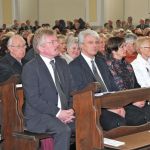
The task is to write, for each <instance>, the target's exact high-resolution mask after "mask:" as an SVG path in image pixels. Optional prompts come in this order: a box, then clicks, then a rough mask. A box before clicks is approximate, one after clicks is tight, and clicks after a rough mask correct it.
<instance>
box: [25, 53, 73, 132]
mask: <svg viewBox="0 0 150 150" xmlns="http://www.w3.org/2000/svg"><path fill="white" fill-rule="evenodd" d="M55 61H56V67H57V70H58V74H59V77H60V81H61V85H62V89H63V90H64V93H65V94H66V96H67V100H68V101H66V103H67V107H66V109H69V108H71V107H72V99H71V97H70V93H71V91H73V89H74V87H73V82H72V79H71V76H70V72H69V67H68V65H67V63H66V62H65V60H63V59H61V58H60V57H56V58H55ZM22 84H23V88H24V92H25V97H26V100H25V106H24V115H25V122H26V127H27V129H28V130H30V131H34V132H45V130H46V126H47V124H50V123H51V121H50V120H51V119H50V118H51V117H56V114H57V113H58V111H59V108H58V107H57V103H58V93H57V90H56V87H55V84H54V82H53V79H52V77H51V74H50V72H49V70H48V68H47V66H46V65H45V63H44V61H43V60H42V58H41V57H40V56H39V55H36V56H35V58H33V59H32V60H31V61H30V62H28V63H26V64H25V66H24V68H23V72H22ZM48 120H49V121H48ZM41 122H45V124H43V125H42V124H40V125H39V126H38V124H39V123H41Z"/></svg>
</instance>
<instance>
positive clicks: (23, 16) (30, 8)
mask: <svg viewBox="0 0 150 150" xmlns="http://www.w3.org/2000/svg"><path fill="white" fill-rule="evenodd" d="M43 1H44V0H43ZM18 2H19V8H18V9H19V11H18V12H19V13H20V14H19V20H20V21H25V20H27V19H29V20H31V21H32V22H33V21H34V20H37V19H38V0H18Z"/></svg>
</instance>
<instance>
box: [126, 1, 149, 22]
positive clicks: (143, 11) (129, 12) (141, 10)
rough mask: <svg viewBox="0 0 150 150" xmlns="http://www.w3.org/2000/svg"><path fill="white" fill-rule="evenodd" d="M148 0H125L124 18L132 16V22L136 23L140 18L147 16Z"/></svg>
mask: <svg viewBox="0 0 150 150" xmlns="http://www.w3.org/2000/svg"><path fill="white" fill-rule="evenodd" d="M149 1H150V0H125V19H126V18H127V17H128V16H132V17H133V23H134V24H138V23H139V20H140V18H149V17H150V14H148V13H149V12H150V2H149Z"/></svg>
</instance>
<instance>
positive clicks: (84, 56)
mask: <svg viewBox="0 0 150 150" xmlns="http://www.w3.org/2000/svg"><path fill="white" fill-rule="evenodd" d="M81 55H82V56H83V58H84V59H85V60H86V61H87V62H90V63H91V61H92V60H93V61H94V62H95V57H94V58H93V59H91V58H89V57H88V56H86V55H85V54H83V53H82V52H81Z"/></svg>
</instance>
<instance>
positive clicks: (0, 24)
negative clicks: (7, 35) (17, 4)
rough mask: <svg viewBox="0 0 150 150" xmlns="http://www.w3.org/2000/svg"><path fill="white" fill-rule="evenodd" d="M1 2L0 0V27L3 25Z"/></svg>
mask: <svg viewBox="0 0 150 150" xmlns="http://www.w3.org/2000/svg"><path fill="white" fill-rule="evenodd" d="M2 10H3V9H2V0H0V27H1V26H2V24H3V14H2V13H3V11H2Z"/></svg>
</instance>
